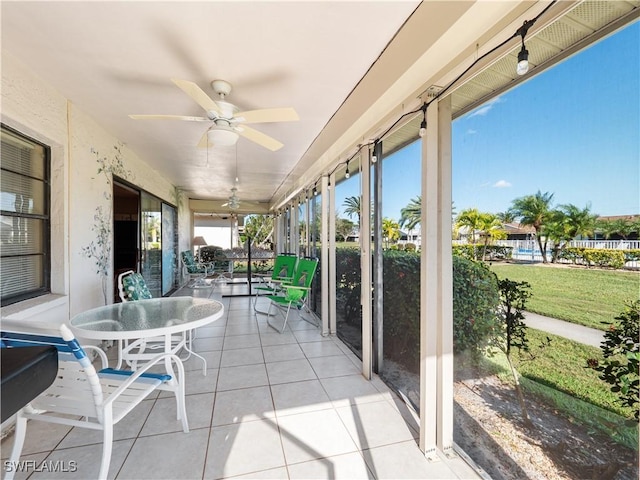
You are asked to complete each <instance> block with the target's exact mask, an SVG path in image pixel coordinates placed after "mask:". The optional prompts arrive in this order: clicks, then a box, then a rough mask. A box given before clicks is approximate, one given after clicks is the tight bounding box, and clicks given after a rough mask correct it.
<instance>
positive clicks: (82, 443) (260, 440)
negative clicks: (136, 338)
mask: <svg viewBox="0 0 640 480" xmlns="http://www.w3.org/2000/svg"><path fill="white" fill-rule="evenodd" d="M234 288H235V287H234ZM222 291H223V290H222V289H221V287H220V286H219V285H218V286H216V287H215V288H214V289H213V290H212V289H199V290H193V291H191V290H184V291H182V292H180V293H181V294H194V295H196V296H211V298H216V299H219V300H221V301H222V302H223V303H224V305H225V315H224V317H223V318H222V319H220V320H218V321H216V322H215V324H213V325H211V326H207V327H205V328H201V329H199V331H198V333H197V340H195V342H194V345H195V350H196V351H197V352H199V353H200V354H201V355H203V356H204V357H205V358H206V360H207V375H206V376H204V375H203V373H202V363H201V362H200V361H199V360H198V359H196V358H194V357H192V358H191V359H189V360H187V361H186V362H185V369H186V370H187V378H186V391H187V413H188V417H189V426H190V432H189V433H188V434H185V433H183V432H182V429H181V426H180V423H179V422H178V421H176V420H175V402H174V399H173V398H171V397H170V396H168V395H167V394H166V393H164V392H163V393H162V394H160V395H156V396H154V397H153V398H152V399H149V400H146V401H145V402H143V404H142V405H141V406H140V407H139V408H137V409H136V410H135V411H133V412H132V413H131V414H130V415H129V416H128V417H126V418H125V420H124V421H123V422H121V423H120V424H118V425H117V426H116V428H115V433H114V436H115V440H114V449H113V456H112V459H111V467H110V470H109V478H117V479H165V478H166V479H192V478H193V479H217V478H229V477H234V478H254V479H256V478H261V479H308V478H314V479H315V478H319V479H339V478H344V479H359V478H378V479H385V478H388V479H399V478H421V479H458V478H480V477H479V476H478V475H477V474H476V473H475V472H474V471H473V470H472V469H471V468H470V467H469V466H468V465H467V464H466V463H465V462H464V461H463V460H462V459H461V458H445V457H442V458H440V460H438V461H434V462H429V461H427V460H426V459H425V457H424V455H422V453H421V452H420V450H419V448H418V446H417V443H416V439H417V436H418V433H417V425H418V423H417V421H416V418H415V415H413V414H412V412H410V411H409V409H408V408H407V407H406V406H405V405H404V404H403V402H402V401H400V400H399V398H398V397H397V396H396V395H395V394H394V393H393V392H391V391H390V390H389V389H388V388H387V387H386V386H385V385H384V383H383V382H381V381H380V380H379V379H378V378H375V379H374V380H373V381H371V382H369V381H367V380H365V379H364V377H362V375H361V374H360V370H361V364H360V361H359V360H358V358H357V357H356V356H355V355H354V354H353V353H352V352H351V351H350V350H349V349H348V348H347V347H346V346H345V345H344V344H342V343H341V342H340V340H338V339H336V338H333V337H322V336H321V335H320V333H319V331H318V329H317V328H316V327H314V326H313V325H311V324H309V323H307V322H305V321H302V320H298V319H296V316H295V315H294V320H290V321H289V324H288V327H287V330H286V331H285V332H284V333H283V334H280V333H277V332H276V331H275V330H274V329H273V328H271V327H269V326H268V325H267V323H266V317H265V316H264V315H255V314H254V313H253V309H252V306H251V299H250V298H249V297H234V298H228V297H222V296H221V292H222ZM262 301H263V300H261V302H262ZM262 306H263V307H266V304H262ZM111 350H113V349H111ZM109 353H110V356H113V353H112V352H111V351H110V352H109ZM11 447H12V437H9V438H7V439H6V440H5V441H3V443H2V458H3V459H5V458H7V457H8V456H9V454H10V452H11ZM100 456H101V436H100V434H99V433H97V432H93V431H88V430H86V429H80V428H69V427H66V426H56V425H51V424H44V423H40V422H30V423H29V426H28V429H27V439H26V442H25V446H24V450H23V455H22V459H21V460H31V461H34V462H35V463H34V465H38V466H41V465H47V464H50V463H49V462H45V463H44V464H42V463H41V462H42V461H43V460H47V461H49V460H51V461H56V460H61V461H63V463H60V464H59V465H70V464H69V462H71V461H74V462H76V464H77V467H78V469H77V471H75V472H50V471H40V472H37V471H34V469H33V468H32V469H31V472H30V473H29V475H30V476H29V475H25V474H22V475H21V474H18V475H17V476H16V478H30V479H44V478H65V479H90V478H94V477H95V475H96V474H97V466H98V463H99V459H100ZM64 462H66V463H64ZM40 469H41V470H42V468H40Z"/></svg>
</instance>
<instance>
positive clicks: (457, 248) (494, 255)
mask: <svg viewBox="0 0 640 480" xmlns="http://www.w3.org/2000/svg"><path fill="white" fill-rule="evenodd" d="M452 250H453V254H454V255H458V256H460V257H465V258H468V259H469V260H481V259H482V253H483V252H485V248H484V245H482V244H480V243H476V244H471V243H466V244H462V245H453V247H452ZM484 257H485V260H508V259H511V258H512V257H513V247H508V246H502V245H487V249H486V252H485V253H484Z"/></svg>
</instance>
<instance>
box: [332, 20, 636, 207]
mask: <svg viewBox="0 0 640 480" xmlns="http://www.w3.org/2000/svg"><path fill="white" fill-rule="evenodd" d="M639 64H640V23H638V22H635V23H634V24H632V25H630V26H628V27H627V28H625V29H624V30H622V31H620V32H618V33H616V34H614V35H612V36H610V37H608V38H606V39H604V40H602V41H600V42H599V43H597V44H595V45H593V46H591V47H590V48H589V49H587V50H584V51H582V52H580V53H579V54H577V55H574V56H572V57H571V58H569V59H567V60H565V61H564V62H562V63H560V64H559V65H556V66H555V67H553V68H551V69H549V70H547V71H546V72H544V73H542V74H540V75H537V76H535V77H531V78H530V79H529V80H528V81H526V82H525V83H523V84H521V85H520V86H518V87H517V88H515V89H513V90H510V91H508V92H506V93H504V94H503V95H501V96H500V97H498V98H495V99H494V100H492V101H491V102H489V103H488V104H485V105H483V106H481V107H479V108H478V109H476V110H475V111H473V112H470V113H469V114H467V115H465V116H464V117H461V118H458V119H457V120H455V121H454V123H453V132H452V134H453V135H452V142H453V170H452V177H453V180H452V182H453V185H452V186H453V200H454V203H455V208H456V211H457V212H460V211H461V210H463V209H465V208H478V209H479V210H481V211H485V212H493V213H497V212H502V211H505V210H507V209H508V208H509V207H510V205H511V201H512V200H513V199H515V198H517V197H521V196H524V195H530V194H534V193H535V192H536V191H538V190H540V191H542V192H550V193H553V194H554V199H553V200H554V205H561V204H568V203H571V204H574V205H576V206H578V207H580V208H583V207H585V206H587V205H588V204H590V205H591V211H592V212H593V213H596V214H599V215H623V214H634V213H635V214H637V213H640V66H639ZM514 68H515V65H514ZM417 172H420V144H419V142H416V143H414V144H412V145H409V146H408V147H406V148H405V149H403V150H402V151H400V152H397V153H396V154H394V155H393V156H391V157H388V158H386V159H385V160H384V161H383V189H384V196H383V215H384V216H385V217H390V218H393V219H396V220H398V219H399V218H400V209H401V208H402V207H404V206H406V205H407V203H409V200H410V199H411V198H413V197H415V196H417V195H419V194H420V175H418V173H417ZM358 182H359V178H357V177H355V176H354V177H352V178H351V179H350V180H349V181H347V182H344V183H343V184H341V185H338V186H337V187H336V203H337V204H338V205H339V206H340V205H341V204H342V201H343V200H342V199H344V198H345V197H348V196H351V195H357V194H358V188H359V187H358Z"/></svg>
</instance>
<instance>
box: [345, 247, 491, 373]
mask: <svg viewBox="0 0 640 480" xmlns="http://www.w3.org/2000/svg"><path fill="white" fill-rule="evenodd" d="M383 267H384V284H383V288H384V298H385V300H386V301H385V302H384V303H383V309H384V339H383V342H384V350H385V357H386V358H389V359H391V360H393V361H397V362H399V363H401V364H402V365H404V366H405V368H407V369H408V370H409V371H412V372H415V373H417V372H418V371H419V359H420V255H419V254H417V253H413V252H401V251H394V250H387V251H385V252H383ZM336 275H337V281H336V290H337V292H336V295H337V310H338V314H339V315H340V317H342V320H343V321H344V322H346V323H347V324H354V325H355V324H357V326H360V324H361V315H360V252H359V251H358V250H354V249H350V248H340V249H336ZM499 302H500V297H499V293H498V283H497V278H496V276H495V275H494V274H493V273H492V272H491V271H490V270H489V269H488V268H487V267H485V266H484V264H482V263H479V262H473V261H471V260H468V259H466V258H463V257H460V256H457V255H454V256H453V337H454V338H453V344H454V351H456V352H461V351H464V350H469V351H471V352H474V353H475V352H479V351H480V350H482V349H483V348H484V347H485V346H486V345H487V343H488V335H489V333H490V332H491V330H492V328H493V327H494V326H495V323H496V310H497V307H498V305H499ZM339 328H340V327H339Z"/></svg>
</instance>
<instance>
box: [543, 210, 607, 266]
mask: <svg viewBox="0 0 640 480" xmlns="http://www.w3.org/2000/svg"><path fill="white" fill-rule="evenodd" d="M590 209H591V207H590V206H588V205H587V206H586V207H585V208H584V209H580V208H578V207H576V206H575V205H571V204H568V205H560V206H559V207H558V208H557V209H556V210H554V211H553V212H551V216H550V219H549V221H548V222H547V225H545V228H544V232H545V234H546V235H547V236H548V237H549V238H550V239H551V240H553V243H554V246H553V254H552V255H553V256H552V257H551V263H555V262H556V260H557V259H558V255H559V254H560V252H561V251H562V250H563V249H564V248H565V247H566V246H567V245H568V243H569V242H570V241H571V240H573V239H574V238H576V237H579V236H584V237H589V236H591V235H593V232H594V231H595V228H596V220H597V218H598V216H597V215H594V214H592V213H591V211H590Z"/></svg>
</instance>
